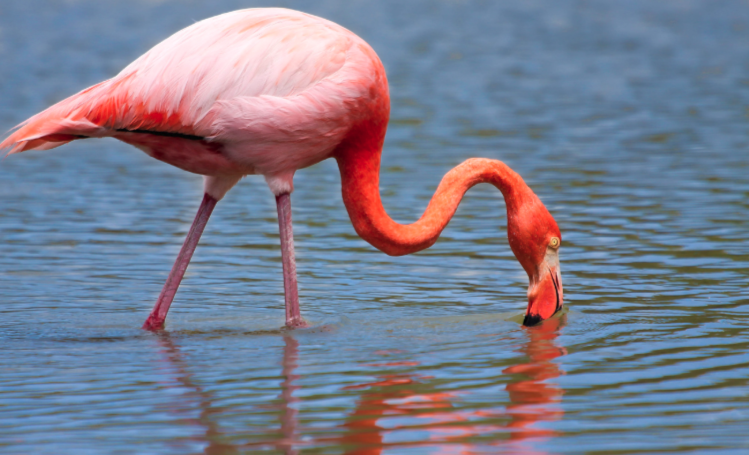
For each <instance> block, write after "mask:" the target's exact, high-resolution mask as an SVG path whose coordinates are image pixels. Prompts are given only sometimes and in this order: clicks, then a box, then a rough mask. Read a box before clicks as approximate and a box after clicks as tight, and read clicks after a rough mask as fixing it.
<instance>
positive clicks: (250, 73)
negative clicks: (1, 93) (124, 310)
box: [0, 8, 387, 199]
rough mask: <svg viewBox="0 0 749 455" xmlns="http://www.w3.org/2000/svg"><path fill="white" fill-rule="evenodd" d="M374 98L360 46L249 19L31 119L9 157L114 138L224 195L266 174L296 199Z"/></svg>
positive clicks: (315, 27) (276, 21) (147, 60)
mask: <svg viewBox="0 0 749 455" xmlns="http://www.w3.org/2000/svg"><path fill="white" fill-rule="evenodd" d="M370 92H376V93H378V95H380V96H387V81H386V78H385V72H384V70H383V69H382V64H381V63H380V61H379V59H378V58H377V55H376V54H375V52H374V51H373V50H372V49H371V48H370V47H369V45H367V44H366V43H365V42H364V41H363V40H362V39H361V38H359V37H358V36H356V35H354V34H353V33H351V32H349V31H348V30H346V29H344V28H343V27H341V26H339V25H336V24H334V23H332V22H329V21H327V20H324V19H321V18H318V17H315V16H311V15H308V14H304V13H300V12H296V11H291V10H286V9H278V8H272V9H248V10H242V11H235V12H231V13H227V14H223V15H220V16H216V17H213V18H210V19H206V20H204V21H201V22H197V23H195V24H193V25H192V26H190V27H187V28H185V29H183V30H181V31H179V32H177V33H175V34H174V35H172V36H171V37H169V38H167V39H166V40H164V41H163V42H161V43H160V44H158V45H156V46H155V47H154V48H153V49H151V50H150V51H148V52H147V53H145V54H144V55H143V56H141V57H140V58H138V59H137V60H135V61H134V62H133V63H131V64H130V65H128V66H127V67H126V68H125V69H124V70H122V71H121V72H120V73H119V74H118V75H117V76H115V77H113V78H112V79H109V80H107V81H104V82H102V83H100V84H97V85H95V86H93V87H90V88H88V89H86V90H83V91H81V92H80V93H78V94H76V95H73V96H71V97H69V98H67V99H65V100H63V101H61V102H59V103H57V104H55V105H54V106H52V107H50V108H48V109H47V110H45V111H43V112H41V113H39V114H37V115H35V116H34V117H32V118H30V119H29V120H27V121H26V122H24V123H23V124H22V125H20V127H19V128H18V130H17V131H15V132H14V133H13V134H12V135H11V136H10V137H8V138H7V139H6V140H5V141H3V142H2V143H1V144H0V148H6V147H11V146H12V147H13V148H12V150H11V151H10V153H11V154H12V153H18V152H22V151H26V150H35V149H36V150H47V149H51V148H54V147H57V146H60V145H62V144H65V143H67V142H69V141H71V140H74V139H79V138H82V137H105V136H113V137H115V138H117V139H120V140H122V141H124V142H127V143H130V144H133V145H135V146H137V147H139V148H141V149H143V150H144V151H145V152H146V153H148V154H149V155H151V156H153V157H155V158H157V159H159V160H162V161H165V162H167V163H170V164H172V165H175V166H177V167H179V168H182V169H184V170H187V171H190V172H194V173H198V174H202V175H210V176H213V178H214V179H219V180H225V181H226V182H225V183H226V184H225V185H223V186H229V187H231V185H232V183H231V181H236V180H237V179H238V178H239V176H242V175H247V174H262V175H265V176H266V177H267V178H268V179H269V181H271V182H273V183H274V185H276V186H280V187H283V188H282V189H284V188H285V189H288V188H289V187H291V185H292V183H291V178H292V176H293V173H294V171H296V170H297V169H300V168H304V167H307V166H310V165H312V164H315V163H317V162H319V161H321V160H323V159H325V158H327V157H328V156H330V153H331V152H332V150H333V149H334V148H335V146H336V145H337V144H338V143H340V142H341V140H342V139H343V137H344V136H345V134H346V133H347V131H348V129H349V128H350V126H351V124H352V123H355V121H356V118H357V117H360V116H361V115H362V111H365V110H366V109H367V108H368V107H369V106H367V102H366V100H367V98H369V96H370ZM133 131H138V132H142V131H148V132H157V133H169V134H171V136H167V135H160V136H154V135H152V134H147V135H146V134H139V133H134V132H133ZM185 136H186V137H185ZM195 137H199V138H201V140H200V141H194V140H190V139H194V138H195ZM207 183H208V185H209V186H208V189H209V190H210V189H211V188H210V183H211V182H207ZM226 189H228V188H226ZM274 192H276V193H277V194H278V193H279V192H278V191H274ZM209 193H212V195H213V196H214V197H217V198H219V199H220V198H221V197H222V196H223V194H222V192H221V191H209Z"/></svg>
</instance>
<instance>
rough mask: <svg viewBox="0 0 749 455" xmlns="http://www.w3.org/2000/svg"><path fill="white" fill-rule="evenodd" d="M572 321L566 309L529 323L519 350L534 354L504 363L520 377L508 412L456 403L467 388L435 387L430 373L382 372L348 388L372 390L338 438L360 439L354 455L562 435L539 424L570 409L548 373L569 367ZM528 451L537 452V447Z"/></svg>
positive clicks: (466, 449) (463, 448)
mask: <svg viewBox="0 0 749 455" xmlns="http://www.w3.org/2000/svg"><path fill="white" fill-rule="evenodd" d="M565 320H566V317H565V316H562V317H560V318H555V319H552V320H549V321H546V322H545V323H543V324H541V325H539V326H536V327H530V328H525V327H524V328H523V330H524V331H525V333H526V335H527V337H528V341H527V342H526V343H525V344H524V345H523V346H522V347H521V348H520V349H519V351H520V352H521V353H522V354H525V355H526V356H527V357H528V361H527V362H526V363H521V364H518V365H514V366H511V367H509V368H506V369H504V370H503V373H505V374H510V375H513V376H516V377H517V379H515V380H513V381H512V382H510V383H509V384H508V385H507V387H506V390H507V392H508V393H509V398H510V402H511V404H510V405H509V406H507V407H506V409H504V411H503V410H495V409H463V408H461V407H460V404H459V403H458V402H457V398H458V397H459V395H461V394H463V392H457V391H456V392H444V391H436V390H434V388H433V386H430V384H429V379H430V378H428V377H423V376H421V375H418V374H395V375H381V376H379V380H378V381H375V382H371V383H367V384H361V385H356V386H349V387H347V389H350V390H359V389H361V390H365V392H364V393H363V394H362V396H361V398H360V399H359V400H358V402H357V406H356V409H355V410H354V411H353V412H352V413H351V415H350V416H349V419H348V420H347V423H346V424H345V425H344V427H345V428H346V430H347V431H346V434H345V435H344V436H343V437H341V438H340V439H339V442H341V443H342V444H344V445H349V446H353V448H351V449H350V450H349V451H348V452H346V453H348V454H372V455H374V454H380V453H382V451H383V450H384V449H385V448H387V447H393V446H394V445H397V446H400V447H403V446H406V445H411V446H436V445H438V446H440V447H439V449H440V450H439V453H453V452H454V451H455V450H457V451H458V452H459V453H470V450H471V449H472V448H475V447H477V446H482V445H483V446H486V445H498V446H500V445H507V444H508V443H509V444H510V445H511V446H514V445H516V444H517V443H518V442H520V441H525V440H529V439H538V438H548V437H551V436H555V435H556V434H557V433H556V432H554V431H551V430H545V429H540V428H534V425H535V424H536V423H537V422H543V421H551V420H557V419H559V418H561V416H562V413H563V411H562V410H561V409H560V408H558V407H557V406H556V404H557V403H559V402H561V399H562V394H563V393H564V391H563V390H562V389H561V388H560V387H559V386H557V385H555V384H553V383H549V382H548V380H550V379H553V378H556V377H558V376H560V375H561V374H563V371H562V370H561V369H560V368H559V365H557V364H555V363H553V360H554V359H555V358H557V357H560V356H563V355H565V354H566V353H567V351H566V350H565V349H564V348H563V347H560V346H558V345H557V344H556V338H557V336H558V334H559V330H560V329H561V327H563V325H564V323H565ZM373 366H377V367H383V366H399V364H377V365H373ZM507 417H509V421H507ZM497 421H500V422H503V423H500V424H498V423H496V422H497ZM505 422H506V423H505ZM508 432H509V440H508V438H507V436H506V435H507V433H508ZM409 433H411V434H409ZM425 435H426V437H425ZM395 441H397V443H396V442H395ZM506 448H510V447H506ZM515 448H516V449H520V448H519V447H515ZM522 450H523V452H524V453H531V449H530V448H526V447H524V448H523V449H522Z"/></svg>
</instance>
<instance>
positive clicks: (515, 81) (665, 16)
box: [0, 0, 749, 454]
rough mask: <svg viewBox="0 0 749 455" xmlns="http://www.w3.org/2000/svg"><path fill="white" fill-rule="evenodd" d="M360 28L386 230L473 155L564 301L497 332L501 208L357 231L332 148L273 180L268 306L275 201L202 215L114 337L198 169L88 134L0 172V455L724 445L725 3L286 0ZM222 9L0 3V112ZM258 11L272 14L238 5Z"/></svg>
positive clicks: (732, 199)
mask: <svg viewBox="0 0 749 455" xmlns="http://www.w3.org/2000/svg"><path fill="white" fill-rule="evenodd" d="M276 4H277V5H281V6H287V7H292V8H295V9H301V10H304V11H307V12H310V13H313V14H317V15H320V16H323V17H326V18H328V19H331V20H334V21H336V22H338V23H340V24H342V25H344V26H345V27H347V28H349V29H351V30H353V31H354V32H356V33H357V34H359V35H360V36H362V37H363V38H364V39H365V40H367V41H368V42H369V43H370V44H371V45H372V46H373V47H374V49H375V50H376V51H377V52H378V54H379V55H380V57H381V58H382V60H383V62H384V64H385V66H386V69H387V71H388V77H389V80H390V85H391V97H392V113H391V122H390V126H389V130H388V136H387V139H386V147H385V151H384V153H383V174H382V179H381V191H382V196H383V201H384V204H385V206H386V208H387V210H388V212H389V213H390V214H391V215H392V216H393V217H394V218H395V219H397V220H399V221H402V222H409V221H413V220H415V219H417V218H418V216H419V215H420V214H421V212H422V211H423V209H424V207H425V206H426V203H427V201H428V200H429V197H430V196H431V194H432V193H433V191H434V189H435V188H436V185H437V183H438V182H439V179H440V178H441V176H442V175H443V174H444V173H445V172H447V171H448V170H449V169H450V168H451V167H453V166H455V165H457V164H458V163H460V162H461V161H462V160H464V159H466V158H469V157H473V156H484V157H490V158H496V159H501V160H503V161H505V162H506V163H507V164H509V165H510V166H511V167H513V168H514V169H515V170H517V171H518V172H519V173H520V174H521V175H523V177H524V178H525V179H526V181H527V182H528V183H529V184H530V185H531V187H532V188H533V189H534V191H535V192H536V193H537V194H538V195H539V196H540V197H541V199H542V200H543V201H544V203H545V204H546V205H547V207H548V208H549V210H550V211H551V213H552V214H553V215H554V217H555V218H556V220H557V221H558V223H559V225H560V228H561V230H562V233H563V239H564V244H563V247H562V249H561V260H562V271H563V272H562V273H563V277H564V290H565V305H566V306H567V308H568V310H567V312H566V313H565V314H564V315H562V317H560V318H556V319H554V320H551V321H549V322H547V323H545V324H543V325H541V326H540V327H537V328H532V329H527V328H523V327H521V326H520V324H519V322H520V320H521V317H520V315H522V313H523V310H524V308H525V305H526V300H525V289H526V287H527V277H526V276H525V273H524V272H523V270H522V268H521V267H520V266H519V265H518V264H517V262H516V261H515V259H514V257H513V256H512V253H511V252H510V249H509V247H508V245H507V240H506V234H505V226H506V220H505V215H504V205H503V201H502V199H501V195H500V194H499V193H498V192H497V191H496V190H494V189H493V188H492V187H490V186H488V185H487V186H480V187H476V188H474V189H473V190H471V191H470V192H469V193H468V194H467V196H466V199H465V200H464V202H463V203H462V205H461V206H460V208H459V210H458V212H457V214H456V216H455V218H454V219H453V220H452V221H451V223H450V225H449V226H448V228H447V229H446V230H445V232H444V234H443V236H442V237H441V239H440V241H439V242H438V243H437V244H436V245H435V246H433V247H432V248H431V249H429V250H426V251H424V252H422V253H418V254H416V255H412V256H407V257H401V258H392V257H388V256H385V255H384V254H382V253H380V252H379V251H377V250H375V249H374V248H373V247H371V246H369V245H368V244H367V243H366V242H364V241H363V240H361V239H359V238H358V237H357V236H356V234H355V232H354V230H353V228H352V227H351V224H350V222H349V221H348V218H347V215H346V212H345V209H344V207H343V204H342V202H341V199H340V179H339V177H338V171H337V169H336V167H335V163H333V162H323V163H321V164H319V165H317V166H314V167H312V168H309V169H307V170H303V171H300V172H299V173H297V176H296V180H295V187H296V191H295V193H294V195H293V197H292V200H293V202H292V203H293V210H294V212H293V215H294V223H295V226H294V229H295V238H296V249H297V257H298V271H299V280H300V294H301V299H302V311H303V314H304V316H305V317H306V318H307V319H308V320H309V321H310V322H312V323H313V328H311V329H305V330H299V331H294V332H288V331H284V330H280V329H279V327H281V326H282V325H283V293H282V290H283V286H282V279H281V263H280V251H279V248H278V243H279V240H278V233H277V224H276V223H277V221H276V212H275V204H274V199H273V197H272V195H271V193H270V192H269V191H268V189H267V187H266V186H265V183H264V182H263V180H262V178H253V177H250V178H247V179H245V180H243V181H242V182H240V184H239V185H238V186H237V187H236V188H234V189H233V190H232V191H231V192H230V193H229V194H228V195H227V197H226V198H225V199H224V200H222V201H221V202H220V203H219V205H218V206H217V208H216V211H215V212H214V215H213V216H212V218H211V220H210V222H209V224H208V227H207V229H206V232H205V234H204V236H203V239H202V241H201V245H200V246H199V248H198V250H197V252H196V255H195V257H194V258H193V261H192V264H191V266H190V268H189V269H188V272H187V275H186V277H185V280H184V281H183V283H182V286H181V287H180V291H179V293H178V294H177V298H176V300H175V303H174V305H173V307H172V310H171V312H170V315H169V318H168V320H167V330H166V331H165V332H163V333H160V334H152V333H148V332H144V331H141V330H140V329H139V327H140V325H141V324H142V322H143V320H144V319H145V318H146V316H147V314H148V312H149V310H150V308H151V306H152V304H153V302H154V301H155V299H156V297H157V296H158V293H159V291H160V290H161V286H162V285H163V282H164V280H165V279H166V276H167V274H168V272H169V269H170V267H171V264H172V262H173V260H174V258H175V256H176V254H177V251H178V250H179V247H180V245H181V243H182V240H183V238H184V235H185V234H186V232H187V230H188V228H189V224H190V222H191V221H192V218H193V216H194V213H195V210H196V209H197V206H198V204H199V202H200V198H201V189H202V183H201V178H200V177H199V176H195V175H191V174H187V173H184V172H182V171H180V170H177V169H175V168H171V167H170V166H168V165H166V164H163V163H161V162H158V161H155V160H153V159H151V158H149V157H147V156H146V155H145V154H143V153H141V152H139V151H137V150H135V149H133V148H131V147H128V146H126V145H124V144H121V143H118V142H116V141H114V140H91V141H77V142H74V143H72V144H70V145H67V146H65V147H63V148H60V149H56V150H53V151H48V152H29V153H25V154H22V155H15V156H12V157H9V158H7V159H5V160H4V161H3V162H2V163H0V301H2V305H0V347H2V350H0V452H3V453H10V454H21V453H35V454H47V453H49V454H60V453H75V454H87V453H92V454H101V453H153V454H184V453H210V454H234V453H256V452H260V451H263V452H268V453H283V454H286V453H325V454H327V453H331V454H339V453H351V454H354V453H356V454H377V453H386V454H423V453H430V454H431V453H440V454H452V453H570V454H573V453H574V454H577V453H591V454H597V453H601V454H602V453H620V454H624V453H655V452H658V453H676V452H690V453H710V454H714V453H737V454H740V453H746V452H747V451H749V435H747V431H746V428H747V427H748V425H749V401H748V400H747V398H746V397H747V393H748V392H749V354H747V351H748V350H749V333H748V332H747V329H748V328H749V290H748V289H747V285H748V284H749V243H748V242H747V239H748V238H749V228H747V223H746V220H747V219H749V202H747V200H748V199H749V198H748V197H749V155H747V146H748V145H749V120H748V118H747V112H748V111H747V109H748V106H749V25H747V24H749V4H747V3H745V2H738V1H731V2H729V1H726V2H715V1H709V0H704V1H693V0H692V1H690V0H683V1H659V2H651V1H628V2H615V1H598V2H582V1H580V2H555V1H552V0H548V1H541V0H537V1H525V2H481V1H448V0H430V1H427V0H423V1H421V0H411V1H408V2H393V1H389V0H387V1H385V0H381V1H378V2H363V1H349V2H343V1H325V2H311V1H308V2H304V1H288V2H280V3H276ZM257 5H260V4H259V3H257V2H250V1H247V2H244V1H242V2H240V1H214V2H197V1H196V2H190V1H180V2H177V1H173V0H164V1H145V0H135V1H130V2H113V1H93V0H75V1H67V2H51V1H42V0H30V1H26V2H23V3H22V2H6V3H3V4H1V5H0V61H1V62H2V64H0V129H2V130H7V129H9V128H11V127H12V126H14V125H16V124H17V123H19V122H21V121H23V120H24V119H25V118H27V117H29V116H30V115H32V114H34V113H36V112H38V111H39V110H41V109H43V108H45V107H46V106H48V105H49V104H51V103H54V102H55V101H58V100H60V99H62V98H64V97H65V96H67V95H69V94H72V93H74V92H76V91H78V90H81V89H83V88H85V87H87V86H89V85H91V84H94V83H96V82H99V81H100V80H103V79H105V78H107V77H111V76H112V75H114V74H116V73H117V72H118V71H119V70H120V69H121V68H122V67H124V66H125V65H126V64H127V63H129V62H130V61H132V60H133V59H134V58H136V57H137V56H138V55H140V54H141V53H143V52H145V51H146V50H147V49H148V48H149V47H150V46H152V45H154V44H156V43H157V42H159V41H160V40H162V39H164V38H165V37H167V36H168V35H169V34H171V33H173V32H175V31H177V30H179V29H180V28H182V27H185V26H187V25H189V24H191V23H193V22H194V21H196V20H199V19H202V18H205V17H209V16H211V15H214V14H218V13H221V12H225V11H230V10H233V9H237V8H240V7H247V6H257ZM263 5H268V4H267V3H266V4H263Z"/></svg>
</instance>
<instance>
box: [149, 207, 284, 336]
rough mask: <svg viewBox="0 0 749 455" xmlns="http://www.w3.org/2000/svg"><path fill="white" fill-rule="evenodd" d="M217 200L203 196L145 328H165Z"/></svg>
mask: <svg viewBox="0 0 749 455" xmlns="http://www.w3.org/2000/svg"><path fill="white" fill-rule="evenodd" d="M216 202H218V201H217V199H216V198H214V197H213V196H211V195H209V194H208V193H206V194H205V195H204V196H203V202H201V203H200V208H199V209H198V214H197V215H195V221H193V222H192V226H191V227H190V232H188V233H187V238H186V239H185V243H184V244H183V245H182V249H181V250H180V251H179V254H178V255H177V260H176V261H174V266H172V271H171V272H169V278H167V279H166V283H164V288H163V289H162V290H161V294H160V295H159V299H158V300H157V301H156V305H154V307H153V310H151V314H150V315H149V316H148V319H146V322H145V323H144V324H143V328H144V329H146V330H161V329H163V328H164V320H165V319H166V314H167V312H169V306H171V304H172V300H174V295H175V294H176V293H177V288H179V283H180V282H181V281H182V277H183V276H185V270H187V265H188V264H190V259H191V258H192V254H193V253H194V252H195V248H196V247H197V246H198V241H200V236H201V235H202V234H203V230H204V229H205V225H206V224H207V223H208V218H209V217H210V216H211V213H212V212H213V209H214V207H216ZM292 254H293V250H292Z"/></svg>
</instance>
